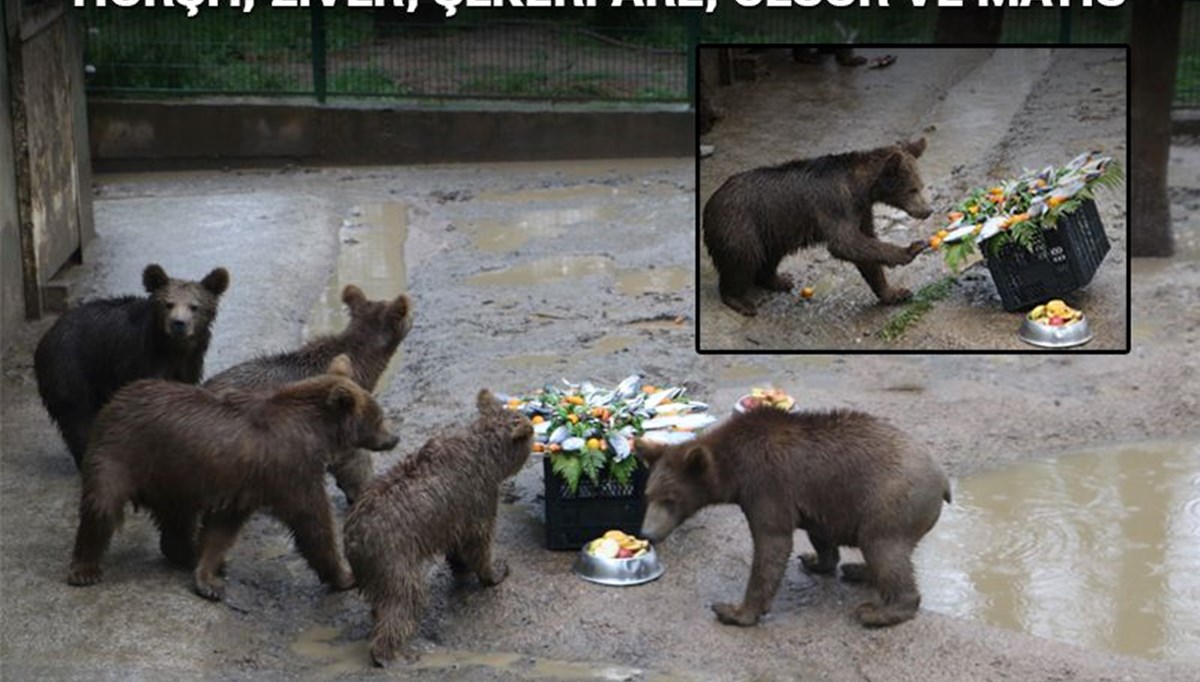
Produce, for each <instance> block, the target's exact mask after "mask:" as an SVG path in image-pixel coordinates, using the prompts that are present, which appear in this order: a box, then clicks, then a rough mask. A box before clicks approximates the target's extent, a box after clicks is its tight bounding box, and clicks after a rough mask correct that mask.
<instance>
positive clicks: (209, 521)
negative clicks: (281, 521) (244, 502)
mask: <svg viewBox="0 0 1200 682" xmlns="http://www.w3.org/2000/svg"><path fill="white" fill-rule="evenodd" d="M249 517H250V514H249V513H247V512H242V511H227V512H219V513H218V512H213V513H210V514H208V515H206V516H205V518H204V527H203V528H202V529H201V530H200V557H199V559H198V560H197V561H196V569H195V571H194V572H193V574H192V584H193V587H194V588H195V590H196V594H199V595H200V596H201V597H204V598H205V599H211V600H213V601H220V600H222V599H224V598H225V581H224V580H222V579H221V578H220V577H219V574H220V572H221V568H222V567H223V566H224V565H225V553H226V552H228V551H229V548H230V547H232V546H233V543H234V542H235V541H237V536H238V532H239V531H240V530H241V529H242V524H244V523H246V519H248V518H249Z"/></svg>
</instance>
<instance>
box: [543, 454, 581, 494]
mask: <svg viewBox="0 0 1200 682" xmlns="http://www.w3.org/2000/svg"><path fill="white" fill-rule="evenodd" d="M550 468H551V469H552V470H553V471H554V473H555V474H556V475H558V476H561V477H562V479H563V480H564V481H566V482H567V489H568V490H570V491H571V494H572V495H574V494H575V491H577V490H579V478H580V476H582V475H583V463H582V462H581V461H580V459H579V456H578V455H576V454H575V453H568V452H558V453H555V454H554V455H553V456H551V457H550Z"/></svg>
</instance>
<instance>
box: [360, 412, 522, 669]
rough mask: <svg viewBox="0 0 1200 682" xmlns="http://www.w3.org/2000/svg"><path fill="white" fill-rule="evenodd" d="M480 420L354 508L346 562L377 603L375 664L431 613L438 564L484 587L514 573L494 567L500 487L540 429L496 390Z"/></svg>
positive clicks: (430, 446)
mask: <svg viewBox="0 0 1200 682" xmlns="http://www.w3.org/2000/svg"><path fill="white" fill-rule="evenodd" d="M475 402H476V406H477V408H478V410H479V416H478V418H477V419H476V420H475V422H474V423H473V424H471V425H470V426H468V427H466V428H465V429H461V430H457V431H451V432H447V433H444V434H442V435H439V436H435V437H434V438H431V439H430V440H429V441H428V442H426V443H425V445H423V446H422V447H421V449H420V450H419V451H418V452H417V453H416V454H414V455H411V456H409V457H408V458H407V459H404V460H402V461H401V462H400V463H399V464H397V465H396V466H394V467H392V469H391V470H390V471H388V472H387V473H386V474H383V475H382V476H380V477H378V478H376V479H375V480H374V481H372V482H371V484H370V485H369V486H368V487H367V490H366V492H365V493H363V496H362V498H361V499H360V500H359V501H358V502H356V503H355V504H354V506H353V507H351V509H350V514H349V515H348V516H347V518H346V525H345V531H344V533H345V543H344V544H345V548H346V558H347V560H349V562H350V566H351V568H352V569H353V570H354V576H355V578H356V580H357V581H358V587H359V590H361V592H362V595H363V598H364V599H366V601H367V602H368V603H369V604H370V605H371V614H372V618H373V620H374V623H373V625H372V628H371V635H370V650H371V658H372V660H374V661H375V663H376V664H377V665H387V664H388V663H391V662H393V661H395V660H396V659H397V658H400V657H401V656H403V657H405V658H409V659H412V658H415V654H414V653H412V652H408V651H405V647H406V645H407V643H408V641H409V639H411V638H412V636H413V634H414V633H415V632H416V630H417V626H418V625H419V623H420V620H421V614H422V612H423V611H424V610H425V570H426V567H427V563H428V560H429V559H431V558H434V557H445V559H446V561H447V562H448V563H449V565H450V569H451V570H452V571H453V572H454V573H455V574H456V575H459V576H462V575H465V574H469V573H474V574H475V575H476V576H477V577H478V578H479V582H480V583H481V584H483V585H484V586H493V585H497V584H499V583H500V581H502V580H504V578H505V577H506V576H507V575H508V565H507V564H506V563H505V562H504V561H495V562H493V561H492V538H493V536H494V535H495V529H496V511H497V506H498V504H499V498H500V492H499V486H500V483H501V482H502V481H504V479H506V478H509V477H512V476H515V475H516V474H517V472H519V471H520V470H521V467H523V466H524V465H525V462H526V461H527V460H528V459H529V453H530V451H531V449H532V446H533V425H532V424H531V423H530V421H529V419H527V418H526V417H525V416H524V415H522V414H521V413H519V412H515V411H512V410H508V409H505V407H504V406H503V405H502V404H500V403H499V402H498V401H497V400H496V398H495V396H493V395H492V394H491V393H490V392H489V391H487V390H483V391H480V393H479V395H478V397H477V398H476V401H475Z"/></svg>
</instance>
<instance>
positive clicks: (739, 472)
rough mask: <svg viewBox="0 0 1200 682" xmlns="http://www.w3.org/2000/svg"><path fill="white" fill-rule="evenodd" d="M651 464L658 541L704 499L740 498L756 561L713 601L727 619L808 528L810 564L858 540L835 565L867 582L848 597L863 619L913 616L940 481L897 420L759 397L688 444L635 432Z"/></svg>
mask: <svg viewBox="0 0 1200 682" xmlns="http://www.w3.org/2000/svg"><path fill="white" fill-rule="evenodd" d="M636 452H637V453H638V455H639V456H640V457H641V458H642V460H643V461H644V462H646V463H647V464H648V465H649V466H650V474H649V479H648V480H647V482H646V502H647V507H646V515H645V519H644V521H643V523H642V531H641V534H642V536H643V537H645V538H647V539H649V540H651V541H653V542H659V541H662V540H663V539H664V538H666V537H667V536H668V535H669V534H670V533H671V531H672V530H673V529H674V528H675V527H676V526H678V525H679V524H680V523H683V522H684V521H685V520H687V519H688V518H689V517H691V516H692V515H693V514H695V513H696V512H697V511H698V510H699V509H701V508H702V507H705V506H708V505H711V504H736V505H738V506H739V507H741V509H742V512H743V513H744V514H745V515H746V520H747V522H748V523H749V526H750V534H751V536H752V537H753V539H754V561H753V563H752V564H751V569H750V580H749V583H748V584H747V586H746V593H745V597H744V598H743V599H742V603H741V604H715V605H714V606H713V611H715V612H716V615H717V619H718V620H720V621H721V622H722V623H725V624H728V625H754V624H755V623H757V622H758V619H759V617H760V616H762V615H763V614H764V613H766V612H767V611H769V610H770V607H771V601H772V600H773V599H774V597H775V592H776V591H777V590H778V589H779V583H780V581H781V580H782V578H783V574H784V571H785V569H786V568H787V561H788V556H789V555H790V554H791V552H792V534H793V532H794V531H795V529H797V528H799V529H802V530H805V531H807V532H808V539H809V542H811V543H812V546H813V548H814V549H815V550H816V553H815V554H814V555H811V556H804V557H802V558H801V562H802V564H803V565H804V568H805V569H807V570H808V571H810V572H813V573H819V574H833V573H835V572H836V571H837V568H838V562H839V560H840V557H839V547H858V548H860V549H861V550H862V553H863V558H864V559H865V564H845V565H843V566H842V576H843V578H844V579H845V580H847V581H865V582H867V583H869V584H870V585H871V586H873V587H874V588H875V589H876V590H877V591H878V592H879V599H878V600H874V601H869V602H867V603H864V604H862V605H860V606H859V607H858V610H857V612H856V615H857V617H858V620H859V622H861V623H862V624H863V625H866V626H883V625H893V624H895V623H900V622H903V621H905V620H908V619H910V618H912V617H913V616H914V615H916V613H917V609H918V608H919V607H920V604H921V595H920V594H919V593H918V591H917V583H916V579H915V577H914V575H913V566H912V551H913V548H914V547H916V545H917V542H919V541H920V539H921V538H922V537H924V536H925V534H926V533H928V532H929V530H930V529H931V528H933V525H934V524H935V523H936V522H937V520H938V517H939V516H940V514H941V509H942V502H943V501H945V502H949V501H950V483H949V481H948V480H947V479H946V475H945V473H943V471H942V468H941V467H940V466H939V465H938V464H937V462H935V461H934V460H933V459H932V458H930V457H929V456H928V455H926V454H925V453H923V452H918V451H917V450H915V449H914V448H913V447H912V446H911V445H910V444H909V442H908V440H907V439H906V438H905V436H904V434H903V433H901V432H900V430H899V429H896V428H895V427H893V426H891V425H889V424H888V423H886V422H884V421H882V420H879V419H877V418H875V417H872V416H870V415H867V414H863V413H861V412H855V411H851V410H834V411H831V412H804V413H797V414H789V413H786V412H783V411H781V410H778V409H775V408H773V407H760V408H756V409H753V410H751V411H749V412H747V413H745V414H741V415H734V416H733V417H731V418H730V419H728V420H727V421H725V422H723V423H721V424H719V425H717V426H715V427H713V428H711V429H710V430H708V431H707V432H705V433H703V434H702V435H700V436H698V437H697V438H696V439H694V440H692V441H689V442H687V443H683V444H679V445H673V446H663V445H659V444H655V443H651V442H646V441H644V440H641V441H639V442H638V443H637V448H636Z"/></svg>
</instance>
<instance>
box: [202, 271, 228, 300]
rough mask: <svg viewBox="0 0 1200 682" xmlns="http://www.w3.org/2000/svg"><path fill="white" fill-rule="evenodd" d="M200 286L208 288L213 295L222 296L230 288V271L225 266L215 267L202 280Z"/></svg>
mask: <svg viewBox="0 0 1200 682" xmlns="http://www.w3.org/2000/svg"><path fill="white" fill-rule="evenodd" d="M200 286H202V287H204V288H205V289H208V291H209V293H211V294H212V295H213V296H220V295H221V294H223V293H225V290H226V289H228V288H229V271H228V270H226V269H225V268H214V269H213V271H212V272H210V273H208V274H207V275H205V276H204V279H202V280H200Z"/></svg>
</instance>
